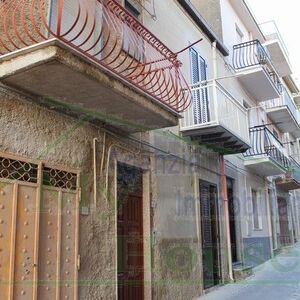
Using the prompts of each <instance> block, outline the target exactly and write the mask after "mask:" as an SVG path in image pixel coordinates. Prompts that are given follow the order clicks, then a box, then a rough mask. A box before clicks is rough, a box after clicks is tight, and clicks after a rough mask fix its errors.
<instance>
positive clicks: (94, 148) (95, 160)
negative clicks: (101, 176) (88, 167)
mask: <svg viewBox="0 0 300 300" xmlns="http://www.w3.org/2000/svg"><path fill="white" fill-rule="evenodd" d="M97 142H98V139H97V138H94V139H93V169H94V170H93V173H94V209H95V211H96V208H97V150H96V147H97V146H96V143H97Z"/></svg>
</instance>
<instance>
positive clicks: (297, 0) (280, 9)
mask: <svg viewBox="0 0 300 300" xmlns="http://www.w3.org/2000/svg"><path fill="white" fill-rule="evenodd" d="M247 3H248V5H249V6H250V8H251V9H252V11H253V13H254V16H255V18H256V20H257V21H258V23H263V22H265V21H269V20H274V21H275V22H276V24H277V26H278V28H279V31H280V33H281V35H282V37H283V39H284V41H285V44H286V46H287V48H288V51H289V56H290V61H291V65H292V68H293V72H294V74H293V77H294V78H295V79H297V83H298V86H299V85H300V0H284V1H279V0H247Z"/></svg>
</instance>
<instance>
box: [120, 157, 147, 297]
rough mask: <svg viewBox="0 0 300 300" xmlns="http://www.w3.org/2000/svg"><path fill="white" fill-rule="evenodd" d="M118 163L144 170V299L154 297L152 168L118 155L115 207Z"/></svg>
mask: <svg viewBox="0 0 300 300" xmlns="http://www.w3.org/2000/svg"><path fill="white" fill-rule="evenodd" d="M118 163H121V164H126V165H128V166H130V167H133V168H138V169H141V170H142V173H143V179H142V188H143V191H142V195H143V208H142V210H143V251H144V253H143V254H144V300H151V299H152V271H151V270H152V247H151V244H152V220H151V177H150V176H151V173H150V170H148V169H144V168H143V167H142V166H139V165H138V164H134V163H132V162H130V163H128V161H126V160H124V161H123V159H121V158H120V157H117V158H115V159H114V183H115V184H114V194H115V203H114V205H115V208H116V207H117V201H118V197H117V195H118V180H117V177H118ZM115 220H116V221H115V233H116V234H115V245H116V247H115V249H117V245H118V235H117V232H118V222H117V220H118V211H117V209H115ZM117 262H118V251H117V250H116V251H115V265H116V268H115V269H116V271H115V293H116V299H118V268H117Z"/></svg>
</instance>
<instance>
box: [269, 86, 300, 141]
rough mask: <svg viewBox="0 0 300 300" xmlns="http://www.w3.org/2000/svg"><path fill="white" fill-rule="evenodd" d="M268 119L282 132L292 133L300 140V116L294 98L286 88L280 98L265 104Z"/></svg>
mask: <svg viewBox="0 0 300 300" xmlns="http://www.w3.org/2000/svg"><path fill="white" fill-rule="evenodd" d="M264 105H265V108H266V112H267V114H268V117H269V118H270V119H271V120H272V122H274V123H275V124H276V126H277V127H278V128H279V129H280V131H281V132H290V133H292V134H293V136H294V137H296V138H300V114H299V110H298V108H297V106H296V104H295V103H294V101H293V99H292V97H291V96H290V95H289V93H288V92H287V90H286V89H285V88H284V89H283V92H282V94H281V96H280V98H277V99H273V100H268V101H266V102H264Z"/></svg>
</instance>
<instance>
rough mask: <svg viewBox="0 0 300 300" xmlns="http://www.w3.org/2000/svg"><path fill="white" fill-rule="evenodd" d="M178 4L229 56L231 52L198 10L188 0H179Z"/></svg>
mask: <svg viewBox="0 0 300 300" xmlns="http://www.w3.org/2000/svg"><path fill="white" fill-rule="evenodd" d="M177 2H178V3H179V4H180V5H181V6H182V7H183V8H184V9H185V11H186V12H187V13H188V14H189V16H190V17H191V18H192V19H193V21H194V22H195V23H196V24H197V25H198V27H199V28H200V29H201V30H202V31H203V32H204V33H205V34H206V36H207V37H208V38H209V39H210V41H211V42H216V43H217V49H218V50H219V51H220V52H221V53H222V54H223V55H224V56H228V55H229V50H228V49H227V48H226V47H225V45H224V44H223V42H222V41H221V40H220V39H219V38H218V37H217V35H216V33H215V32H214V31H213V30H212V28H211V27H210V26H209V24H208V23H207V21H206V20H205V19H204V18H203V17H202V16H201V15H200V13H199V12H198V11H197V9H196V8H195V7H194V6H193V4H192V3H190V2H188V1H187V0H177Z"/></svg>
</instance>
